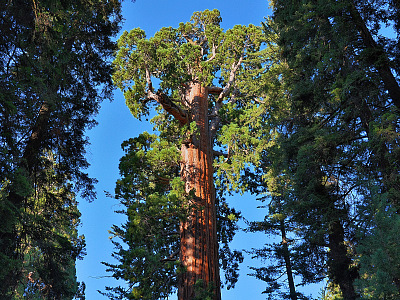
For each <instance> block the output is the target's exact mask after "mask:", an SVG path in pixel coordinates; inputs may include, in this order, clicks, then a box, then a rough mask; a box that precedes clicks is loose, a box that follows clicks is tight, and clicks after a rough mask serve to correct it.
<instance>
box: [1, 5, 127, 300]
mask: <svg viewBox="0 0 400 300" xmlns="http://www.w3.org/2000/svg"><path fill="white" fill-rule="evenodd" d="M120 9H121V3H120V1H118V0H112V1H103V0H95V1H89V2H88V1H68V0H67V1H59V0H56V1H49V0H35V1H27V0H20V1H2V2H1V3H0V11H1V16H2V17H1V20H0V32H1V38H0V61H1V63H0V95H1V96H0V190H1V191H0V207H1V213H0V214H1V217H2V225H1V226H0V235H1V242H0V264H1V265H2V271H1V277H0V294H1V296H2V297H3V298H4V299H12V298H13V297H14V298H15V297H16V298H21V297H24V296H23V295H24V293H25V292H26V293H27V296H26V297H28V298H29V299H44V298H46V299H72V298H73V297H74V296H75V293H77V290H78V283H77V282H76V276H75V260H76V259H77V258H78V257H80V256H81V255H83V254H84V252H83V249H84V240H83V238H82V237H78V236H77V232H76V230H77V229H76V228H77V226H78V225H79V217H80V215H79V212H78V210H77V207H76V201H75V192H78V191H80V192H81V194H82V196H83V197H84V198H86V199H88V200H92V199H93V198H94V196H95V193H94V189H93V185H94V183H95V182H96V180H94V179H92V178H89V177H88V175H87V174H86V173H85V172H84V169H85V168H87V167H88V162H87V161H86V158H85V154H86V153H85V146H86V145H87V144H88V140H87V138H86V137H85V132H86V130H87V129H89V128H91V127H92V126H93V125H95V123H96V122H95V120H94V115H95V114H96V113H97V111H98V109H99V104H100V102H101V101H102V100H103V99H107V98H111V91H112V88H113V87H112V82H111V71H112V68H111V64H110V62H109V61H107V60H108V59H109V58H110V56H111V55H112V53H113V51H114V48H115V43H114V42H112V41H111V37H112V36H113V35H114V34H116V32H117V31H118V26H119V22H120V21H121V10H120ZM28 270H29V272H28ZM30 272H32V277H31V278H32V280H28V277H27V276H28V275H29V273H30ZM25 290H26V291H25ZM82 292H83V291H82V288H81V289H80V292H79V293H80V294H81V296H79V297H81V298H82V297H83V296H82ZM77 297H78V296H77ZM3 298H2V299H3Z"/></svg>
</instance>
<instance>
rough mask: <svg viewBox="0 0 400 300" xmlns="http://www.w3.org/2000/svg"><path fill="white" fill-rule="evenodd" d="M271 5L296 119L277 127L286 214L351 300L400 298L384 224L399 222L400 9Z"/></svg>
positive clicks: (383, 4)
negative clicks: (285, 179) (384, 238)
mask: <svg viewBox="0 0 400 300" xmlns="http://www.w3.org/2000/svg"><path fill="white" fill-rule="evenodd" d="M272 5H273V9H274V15H273V18H272V19H273V24H272V25H271V26H270V28H269V29H270V30H272V31H274V32H275V33H276V34H277V36H278V39H277V44H278V46H279V47H280V49H281V59H282V60H283V61H285V62H286V63H287V65H288V68H289V70H290V72H287V73H285V74H283V78H284V81H285V84H286V95H287V96H288V98H289V101H288V103H289V105H288V106H287V108H286V111H287V113H288V114H287V116H286V117H281V118H280V121H278V122H277V126H276V128H277V131H278V132H279V140H278V144H279V146H278V149H280V151H281V153H282V154H281V155H279V157H280V158H281V160H282V161H283V162H284V163H282V164H280V165H279V166H278V170H279V172H276V171H275V172H274V173H275V174H284V175H285V176H286V177H288V181H289V182H290V186H289V187H288V188H289V189H290V197H285V199H284V207H285V212H286V214H287V215H288V216H290V217H291V220H292V221H293V222H296V223H297V224H298V226H299V228H300V229H301V231H300V233H299V237H301V239H302V241H303V245H304V247H305V248H304V249H309V250H310V251H311V252H312V253H314V254H315V255H316V256H318V257H321V256H320V255H322V260H316V261H314V263H315V264H320V263H321V262H322V264H320V265H321V266H324V263H325V265H326V269H325V272H324V273H325V274H326V276H327V277H328V279H329V281H330V282H331V284H332V286H334V285H336V286H338V287H339V289H340V293H341V297H343V299H356V298H358V297H365V298H374V299H386V297H392V298H393V299H394V298H396V297H398V293H399V289H398V282H399V281H398V265H397V264H391V265H390V266H391V268H388V266H389V264H388V263H387V262H388V261H394V260H395V259H396V257H397V254H396V253H395V252H394V251H393V249H394V248H396V246H394V248H392V247H390V246H388V244H386V245H383V244H381V242H382V232H383V231H384V228H385V226H386V225H385V224H387V223H385V222H383V221H382V218H383V219H385V220H386V219H387V220H389V219H392V220H393V222H394V223H396V222H397V221H396V213H395V212H398V208H399V207H398V201H399V200H398V199H399V197H398V195H399V194H398V192H399V185H398V182H399V172H398V170H399V166H398V161H399V160H398V153H399V148H398V130H399V128H398V120H399V118H398V109H399V102H398V101H399V94H398V91H399V84H398V78H397V74H399V70H398V68H399V64H398V63H397V62H398V57H399V48H398V47H399V46H398V43H397V40H396V39H395V38H394V36H395V35H397V34H398V30H399V27H398V22H399V18H398V8H399V7H398V4H397V3H396V2H395V1H350V0H343V1H323V2H322V1H272ZM385 26H386V27H388V28H389V31H390V34H389V35H386V36H384V35H383V29H385ZM268 154H269V152H268V151H267V152H266V157H267V155H268ZM265 160H266V161H268V160H269V158H265ZM274 168H275V166H274V165H272V164H266V166H265V169H266V171H267V172H268V170H271V169H272V170H274ZM283 187H284V188H286V187H285V186H283ZM383 208H384V209H383ZM382 209H383V211H384V212H382V211H381V210H382ZM383 216H384V217H383ZM390 236H391V237H393V236H392V235H390ZM388 238H389V236H388ZM395 240H396V239H391V241H392V243H395V244H396V242H395ZM372 241H375V242H372ZM389 244H390V243H389ZM377 252H379V253H381V255H382V253H384V254H385V255H386V257H385V260H383V259H381V260H379V259H376V257H377V256H375V255H372V253H377ZM294 257H296V255H294ZM382 274H384V275H382ZM378 278H379V279H378ZM383 278H386V280H387V282H386V283H385V284H383ZM378 280H380V283H379V286H377V285H375V286H374V284H376V283H377V282H378ZM360 287H362V288H360ZM389 287H390V288H389ZM390 290H391V292H389V291H390Z"/></svg>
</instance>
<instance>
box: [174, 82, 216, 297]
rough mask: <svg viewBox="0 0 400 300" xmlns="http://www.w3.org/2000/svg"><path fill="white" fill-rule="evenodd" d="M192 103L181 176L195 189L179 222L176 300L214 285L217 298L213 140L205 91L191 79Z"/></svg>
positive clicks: (190, 96)
mask: <svg viewBox="0 0 400 300" xmlns="http://www.w3.org/2000/svg"><path fill="white" fill-rule="evenodd" d="M187 100H188V102H189V105H190V107H191V113H190V114H191V115H190V120H191V121H195V122H196V127H197V132H195V133H193V136H192V140H191V141H190V142H189V143H185V144H182V146H181V153H182V162H181V163H182V165H181V176H182V179H183V181H184V182H186V192H188V193H189V192H190V191H194V197H193V199H192V200H191V203H190V204H189V205H190V206H189V207H190V208H189V214H188V217H187V219H186V220H185V221H184V222H182V223H181V226H180V231H181V251H180V258H181V262H182V264H183V266H184V267H185V268H186V271H185V272H183V273H182V274H181V276H180V283H179V288H178V299H179V300H191V299H195V298H197V299H199V298H200V297H201V294H199V291H197V294H196V289H195V284H196V282H197V283H199V282H200V281H202V282H203V286H202V287H200V288H204V289H206V288H208V287H213V288H214V295H213V298H212V299H213V300H220V299H221V294H220V278H219V267H218V244H217V230H216V209H215V189H214V183H213V166H212V157H213V155H212V148H213V147H212V144H211V140H210V137H209V128H208V123H209V121H208V92H207V89H206V88H205V87H202V86H201V84H200V83H197V82H193V83H192V84H191V86H190V87H189V88H188V91H187Z"/></svg>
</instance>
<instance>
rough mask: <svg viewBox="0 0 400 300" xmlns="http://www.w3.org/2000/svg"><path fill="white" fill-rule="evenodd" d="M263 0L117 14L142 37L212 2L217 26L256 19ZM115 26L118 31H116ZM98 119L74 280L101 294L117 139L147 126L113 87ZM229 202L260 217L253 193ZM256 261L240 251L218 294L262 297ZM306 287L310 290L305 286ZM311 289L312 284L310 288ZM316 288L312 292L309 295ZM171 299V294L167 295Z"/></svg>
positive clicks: (170, 4)
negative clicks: (237, 266) (230, 278)
mask: <svg viewBox="0 0 400 300" xmlns="http://www.w3.org/2000/svg"><path fill="white" fill-rule="evenodd" d="M268 5H269V4H268V1H267V0H249V1H244V0H230V1H227V0H202V1H197V0H192V1H190V0H189V1H182V0H136V2H134V3H132V2H131V1H130V0H125V2H124V5H123V15H124V18H125V21H124V24H123V28H122V31H124V30H128V31H129V30H131V29H133V28H136V27H140V28H142V29H144V30H145V31H146V34H147V36H148V37H150V36H152V35H154V33H155V32H156V31H158V30H159V29H160V28H161V27H166V26H172V27H177V26H178V24H179V23H180V22H186V21H189V19H190V17H191V15H192V14H193V12H195V11H202V10H205V9H210V10H212V9H214V8H217V9H218V10H219V11H220V12H221V16H222V19H223V22H222V27H223V28H224V29H229V28H231V27H233V25H235V24H243V25H248V24H250V23H252V24H256V25H259V24H260V22H262V21H263V20H264V17H266V16H268V15H269V14H270V10H269V9H268ZM122 31H121V33H122ZM97 120H98V122H99V125H98V126H97V127H95V128H94V129H92V130H90V131H89V132H88V135H89V138H90V142H91V146H90V147H89V148H88V155H87V158H88V160H89V162H90V163H91V167H90V168H89V169H88V172H89V175H90V176H92V177H94V178H97V179H98V181H99V183H98V184H97V186H96V190H97V200H95V201H94V202H92V203H87V202H85V201H84V200H81V201H80V204H79V209H80V211H81V213H82V226H81V228H80V233H81V234H84V235H85V236H86V243H87V255H86V257H85V258H84V259H83V260H82V261H79V262H78V264H77V272H78V280H80V281H84V282H85V283H86V299H88V300H96V299H106V298H105V297H103V296H101V295H100V294H99V293H98V292H97V290H102V291H104V287H105V286H107V285H114V284H115V281H114V280H113V279H112V278H109V277H107V276H110V274H107V273H106V272H105V266H103V265H102V264H101V262H102V261H107V262H113V260H112V258H111V253H112V252H113V245H112V243H111V241H110V238H109V237H110V234H109V232H108V231H109V230H110V228H111V226H112V225H113V224H118V225H119V224H121V223H122V222H123V221H124V219H123V216H121V215H118V214H116V213H115V212H114V211H115V210H118V209H119V207H118V202H117V201H116V200H113V199H111V198H107V197H106V196H105V193H104V191H108V192H111V193H113V191H114V187H115V182H116V180H117V179H118V177H119V175H118V163H119V159H120V158H121V157H122V155H123V152H122V150H121V146H120V145H121V143H122V142H123V141H124V140H127V139H129V138H131V137H135V136H137V135H138V134H139V133H141V132H143V131H145V130H147V131H150V130H151V126H150V125H149V124H148V123H146V122H139V121H138V120H136V119H134V118H133V116H132V115H131V114H130V112H129V110H128V109H127V107H126V106H125V102H124V98H123V96H122V94H121V92H119V91H115V97H114V101H113V102H111V103H109V102H104V103H103V104H102V108H101V111H100V114H99V115H98V117H97ZM230 201H231V205H232V206H234V207H236V208H237V209H239V210H241V211H242V212H243V214H244V216H245V217H246V218H247V219H250V220H260V219H262V218H263V216H264V213H265V212H263V211H261V210H259V209H256V207H257V205H259V203H257V201H255V200H254V198H253V197H251V196H248V195H244V196H240V195H238V196H236V197H233V198H232V199H231V200H230ZM266 239H267V237H266V236H265V235H262V234H258V235H254V234H243V233H239V234H238V235H237V237H236V238H235V240H234V242H233V247H234V248H236V249H243V248H246V249H250V248H251V247H260V246H262V245H263V244H264V243H265V242H266ZM255 263H257V262H256V261H251V260H250V258H248V257H246V259H245V261H244V263H243V264H242V265H241V273H240V274H241V276H240V278H239V282H238V284H237V285H236V288H235V289H233V290H229V291H226V290H224V291H222V298H223V300H240V299H249V300H250V299H251V300H261V299H265V298H266V296H265V295H261V292H262V291H263V290H264V288H265V285H264V283H263V282H261V281H259V280H257V279H255V278H254V277H249V276H247V274H248V273H249V272H250V270H249V269H248V266H249V265H253V266H254V264H255ZM310 292H311V290H310ZM314 292H315V290H314ZM317 294H318V292H316V293H315V296H316V295H317ZM171 299H174V298H171Z"/></svg>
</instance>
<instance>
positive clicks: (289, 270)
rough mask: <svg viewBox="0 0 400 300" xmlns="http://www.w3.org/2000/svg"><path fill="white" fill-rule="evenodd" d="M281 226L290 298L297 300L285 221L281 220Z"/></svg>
mask: <svg viewBox="0 0 400 300" xmlns="http://www.w3.org/2000/svg"><path fill="white" fill-rule="evenodd" d="M279 226H280V229H281V236H282V246H283V259H284V260H285V268H286V275H287V278H288V283H289V293H290V294H289V297H290V300H297V295H296V287H295V285H294V280H293V271H292V263H291V261H290V252H289V246H288V241H287V237H286V229H285V221H284V220H281V221H280V224H279Z"/></svg>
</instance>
